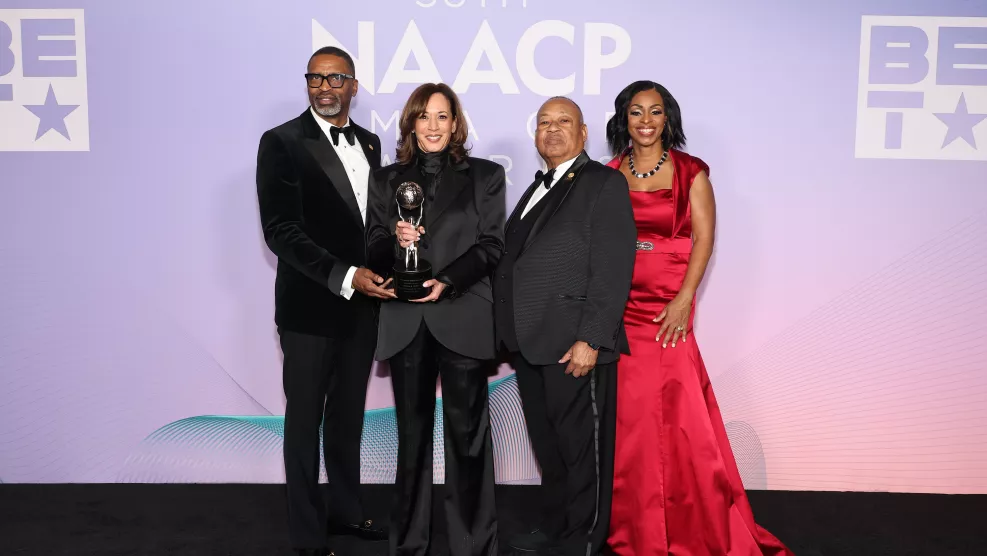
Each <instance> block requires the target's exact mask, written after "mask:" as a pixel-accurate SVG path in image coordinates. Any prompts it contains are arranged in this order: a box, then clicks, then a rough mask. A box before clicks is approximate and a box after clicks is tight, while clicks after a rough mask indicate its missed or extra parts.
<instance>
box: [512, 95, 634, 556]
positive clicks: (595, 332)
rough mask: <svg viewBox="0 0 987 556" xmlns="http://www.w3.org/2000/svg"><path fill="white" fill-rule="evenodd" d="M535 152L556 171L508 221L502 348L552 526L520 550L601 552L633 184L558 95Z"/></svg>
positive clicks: (546, 523) (520, 542)
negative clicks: (594, 150) (590, 141)
mask: <svg viewBox="0 0 987 556" xmlns="http://www.w3.org/2000/svg"><path fill="white" fill-rule="evenodd" d="M537 122H538V125H537V131H536V137H535V144H536V146H537V148H538V152H539V154H541V156H542V158H543V159H544V160H545V162H546V164H547V166H548V172H547V173H543V172H541V171H539V172H538V173H537V174H536V177H535V183H533V184H531V186H530V187H529V188H528V190H527V191H526V192H525V194H524V195H523V196H522V197H521V200H520V201H519V202H518V204H517V207H515V209H514V213H513V214H512V215H511V217H510V219H509V220H508V223H507V228H506V233H505V236H506V237H505V249H504V254H503V256H502V257H501V259H500V264H499V265H498V267H497V270H496V272H495V274H494V284H493V286H494V300H495V303H494V307H495V314H496V318H495V321H496V329H497V342H498V345H499V346H501V347H502V348H503V349H505V350H506V351H507V352H508V354H509V357H510V360H511V362H512V364H513V366H514V369H515V370H516V372H517V381H518V389H519V390H520V394H521V402H522V405H523V407H524V416H525V421H526V422H527V426H528V434H529V436H530V438H531V443H532V447H533V448H534V451H535V457H536V458H537V459H538V463H539V464H540V466H541V472H542V488H543V498H542V499H543V501H544V505H545V506H544V517H543V519H542V522H541V524H540V525H539V528H538V529H536V530H535V531H533V532H532V533H530V534H526V535H521V536H519V537H517V538H515V539H513V540H512V542H511V545H512V547H514V548H515V549H516V550H518V551H522V552H535V553H542V554H558V553H561V554H572V555H576V554H578V555H585V554H596V553H598V552H599V551H600V549H601V547H602V546H603V544H604V543H605V542H606V538H607V530H608V529H609V517H610V496H611V490H612V484H613V440H614V430H615V420H616V419H615V413H614V410H615V405H616V361H617V358H618V356H619V353H620V352H621V351H624V352H626V351H627V338H626V336H625V335H624V329H623V313H624V305H625V303H626V301H627V296H628V293H629V290H630V284H631V274H632V272H633V268H634V255H635V240H636V238H637V231H636V228H635V226H634V215H633V212H632V209H631V201H630V195H629V193H628V190H627V181H626V179H624V177H623V175H622V174H621V173H620V172H617V171H616V170H613V169H610V168H607V167H606V166H604V165H602V164H600V163H598V162H596V161H594V160H591V159H590V158H589V157H588V156H587V155H586V153H585V152H584V150H583V149H584V146H585V144H586V136H587V130H586V125H585V123H583V118H582V112H581V111H580V109H579V107H578V106H577V105H576V104H575V103H574V102H572V101H571V100H569V99H566V98H553V99H550V100H549V101H548V102H546V103H545V104H544V105H543V106H542V107H541V109H540V110H539V113H538V119H537Z"/></svg>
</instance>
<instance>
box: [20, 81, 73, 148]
mask: <svg viewBox="0 0 987 556" xmlns="http://www.w3.org/2000/svg"><path fill="white" fill-rule="evenodd" d="M78 107H79V105H78V104H58V100H57V99H56V98H55V89H54V88H53V87H52V86H51V85H48V96H46V97H45V103H44V104H25V105H24V108H27V109H28V110H30V111H31V113H32V114H34V115H35V116H37V117H38V120H39V121H38V133H37V135H35V136H34V140H35V141H37V140H38V139H41V138H42V137H43V136H44V135H45V134H46V133H48V132H49V131H52V130H54V131H57V132H58V133H60V134H61V135H62V137H64V138H66V139H68V140H71V139H72V138H71V137H69V130H68V128H66V127H65V118H66V117H67V116H68V115H69V114H71V113H72V112H74V111H75V109H76V108H78Z"/></svg>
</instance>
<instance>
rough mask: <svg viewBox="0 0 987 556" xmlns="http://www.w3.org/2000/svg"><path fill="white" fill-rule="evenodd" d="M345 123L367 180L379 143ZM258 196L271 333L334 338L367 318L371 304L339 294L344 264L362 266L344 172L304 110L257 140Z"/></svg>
mask: <svg viewBox="0 0 987 556" xmlns="http://www.w3.org/2000/svg"><path fill="white" fill-rule="evenodd" d="M350 125H352V126H354V127H355V128H356V138H357V141H358V142H359V144H360V145H361V146H362V147H363V152H364V154H365V155H366V157H367V161H368V162H369V163H370V179H369V180H368V181H372V178H373V172H374V170H376V169H378V168H380V139H379V138H378V137H377V135H375V134H373V133H370V132H369V131H367V130H365V129H363V128H361V127H359V126H357V125H356V124H354V123H353V122H352V120H350ZM340 141H345V139H343V138H342V137H340ZM368 188H369V186H368ZM257 197H258V203H259V205H260V218H261V225H262V226H263V229H264V239H265V240H266V241H267V245H268V247H269V248H270V249H271V251H272V252H273V253H274V254H275V255H277V257H278V271H277V278H276V281H275V285H274V302H275V313H274V320H275V322H276V323H277V325H278V327H280V328H283V329H285V330H291V331H294V332H301V333H305V334H315V335H321V336H329V337H338V336H345V335H347V334H348V333H349V331H350V330H351V329H352V326H351V324H352V321H353V318H355V317H356V316H358V314H360V313H365V312H370V313H371V315H372V312H373V311H374V307H375V304H374V303H373V301H372V300H371V299H370V298H368V297H366V296H364V295H361V294H360V293H358V292H354V294H353V296H352V298H351V299H349V300H347V299H346V298H344V297H342V296H341V295H340V289H341V287H342V283H343V278H344V277H345V276H346V273H347V271H348V270H349V268H350V266H356V267H360V266H366V265H365V263H366V243H365V232H364V223H363V218H362V217H361V215H360V209H359V206H358V205H357V202H356V197H355V195H354V194H353V188H352V186H351V185H350V181H349V177H348V175H347V174H346V170H345V169H344V168H343V165H342V162H341V161H340V160H339V156H338V155H337V154H336V151H335V150H333V146H332V143H330V140H329V138H328V137H326V136H325V134H324V133H322V129H321V128H320V127H319V124H318V123H316V121H315V116H313V115H312V113H311V111H310V110H305V112H303V113H302V114H301V115H300V116H298V117H297V118H295V119H293V120H291V121H289V122H286V123H284V124H282V125H280V126H278V127H276V128H274V129H271V130H268V131H266V132H265V133H264V135H263V136H262V137H261V139H260V147H259V149H258V152H257Z"/></svg>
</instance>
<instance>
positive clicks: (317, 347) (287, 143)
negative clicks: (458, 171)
mask: <svg viewBox="0 0 987 556" xmlns="http://www.w3.org/2000/svg"><path fill="white" fill-rule="evenodd" d="M354 74H355V71H354V65H353V59H352V58H351V57H350V56H349V55H348V54H347V53H346V52H345V51H343V50H341V49H338V48H333V47H326V48H323V49H320V50H319V51H317V52H316V53H315V54H313V55H312V57H311V58H310V60H309V63H308V71H307V73H306V75H305V80H306V82H307V84H308V96H309V104H310V106H309V108H308V109H306V110H305V112H303V113H302V114H301V115H300V116H298V117H297V118H295V119H293V120H291V121H289V122H286V123H284V124H282V125H280V126H278V127H276V128H274V129H271V130H269V131H267V132H265V133H264V135H263V136H262V137H261V140H260V147H259V152H258V154H257V195H258V201H259V205H260V217H261V223H262V225H263V228H264V238H265V239H266V240H267V245H268V247H270V249H271V251H272V252H273V253H274V254H275V255H277V257H278V270H277V279H276V282H275V286H274V297H275V316H274V319H275V323H276V324H277V326H278V333H279V335H280V338H281V350H282V352H283V353H284V366H283V381H284V393H285V398H286V399H287V405H286V407H285V418H284V468H285V477H286V482H287V491H288V516H289V527H290V532H291V542H292V545H293V546H294V547H295V549H296V550H297V551H298V553H299V554H309V555H322V554H328V553H329V549H328V546H327V545H328V535H329V534H331V533H350V534H354V535H357V536H361V537H364V538H370V539H375V540H384V539H386V538H387V534H386V532H384V531H381V530H379V529H375V528H374V527H373V523H372V521H371V520H367V519H366V516H365V515H364V513H363V509H362V507H361V502H360V493H359V486H360V436H361V434H362V432H363V416H364V404H365V403H366V395H367V382H368V381H369V379H370V369H371V366H372V364H373V355H374V350H375V349H376V342H377V339H376V338H377V329H376V323H375V320H376V316H375V313H376V311H377V304H378V301H377V299H381V298H386V297H393V295H394V294H393V293H392V292H391V291H390V290H387V289H385V286H387V284H385V283H384V281H383V280H382V279H381V277H380V276H378V275H376V274H374V273H373V272H371V271H370V270H368V269H367V268H366V267H365V259H366V242H365V240H364V237H365V232H364V227H365V219H366V211H367V192H368V186H369V181H370V179H371V177H372V175H373V171H374V170H376V169H378V168H379V167H380V139H379V138H378V137H377V136H376V135H375V134H373V133H370V132H369V131H367V130H365V129H363V128H362V127H360V126H358V125H356V124H355V123H353V122H352V121H350V119H349V108H350V101H351V100H352V98H353V96H354V95H356V93H357V89H358V83H357V80H356V77H355V75H354ZM320 425H323V431H322V432H323V450H324V455H325V463H326V475H327V476H328V482H329V485H328V500H325V501H324V500H323V498H322V494H321V491H320V489H319V426H320Z"/></svg>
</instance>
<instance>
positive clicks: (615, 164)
mask: <svg viewBox="0 0 987 556" xmlns="http://www.w3.org/2000/svg"><path fill="white" fill-rule="evenodd" d="M629 152H631V149H630V148H627V149H624V152H622V153H620V154H618V155H617V156H615V157H613V158H612V159H611V160H610V162H607V167H609V168H613V169H614V170H620V165H621V164H622V163H623V162H624V157H625V156H627V153H629Z"/></svg>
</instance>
